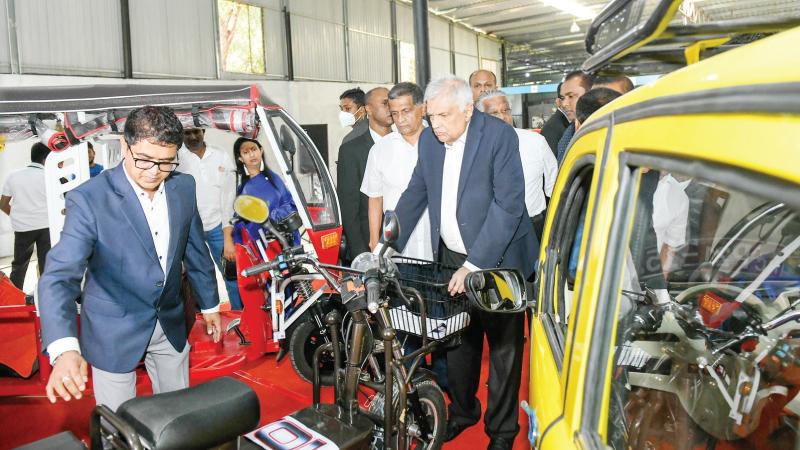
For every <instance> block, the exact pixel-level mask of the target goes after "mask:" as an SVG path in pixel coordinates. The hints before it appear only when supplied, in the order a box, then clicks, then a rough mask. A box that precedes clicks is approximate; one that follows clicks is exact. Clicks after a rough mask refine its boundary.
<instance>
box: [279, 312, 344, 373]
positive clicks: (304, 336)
mask: <svg viewBox="0 0 800 450" xmlns="http://www.w3.org/2000/svg"><path fill="white" fill-rule="evenodd" d="M327 335H328V331H327V330H325V335H324V336H323V335H321V334H320V331H319V328H317V324H316V323H314V322H313V321H305V322H302V323H300V324H299V325H298V326H297V328H296V329H295V330H294V331H293V332H292V336H291V338H290V339H289V358H290V359H291V360H292V367H293V368H294V371H295V372H297V374H298V375H300V378H302V379H303V380H305V381H307V382H309V383H311V380H313V379H314V368H313V365H312V363H313V362H314V352H315V351H316V349H317V348H318V347H319V346H321V345H323V344H325V343H326V339H325V336H327ZM339 341H340V342H339V348H340V349H343V348H344V344H343V343H342V342H341V338H340V339H339ZM319 374H320V384H322V385H323V386H333V353H331V352H323V353H322V356H321V358H320V372H319Z"/></svg>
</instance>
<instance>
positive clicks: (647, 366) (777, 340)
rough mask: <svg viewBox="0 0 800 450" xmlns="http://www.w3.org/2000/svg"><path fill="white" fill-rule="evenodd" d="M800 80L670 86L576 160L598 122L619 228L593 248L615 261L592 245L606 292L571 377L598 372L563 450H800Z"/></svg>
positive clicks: (614, 225) (614, 223)
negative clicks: (575, 449)
mask: <svg viewBox="0 0 800 450" xmlns="http://www.w3.org/2000/svg"><path fill="white" fill-rule="evenodd" d="M761 53H762V54H763V53H764V52H763V51H762V52H761ZM731 54H733V52H731ZM725 56H727V54H726V55H725ZM719 61H723V62H724V61H725V60H724V59H719ZM740 61H741V58H739V59H737V60H736V64H741V62H740ZM759 61H760V64H759V66H760V67H765V66H769V65H770V64H771V63H774V64H778V63H779V60H778V59H768V60H765V59H763V58H762V59H760V60H759ZM731 62H733V60H731ZM768 63H769V64H768ZM727 69H734V67H733V66H731V67H727V66H724V65H720V64H717V65H716V66H713V65H712V66H708V68H707V69H706V70H702V71H701V70H697V73H695V74H694V75H696V77H693V78H696V79H697V80H701V79H710V78H709V75H708V74H713V75H714V76H715V77H719V79H723V80H725V79H726V78H725V73H726V70H727ZM772 69H775V67H773V68H772ZM793 70H795V71H796V69H793ZM732 73H736V74H740V72H739V71H735V72H732ZM766 73H768V74H772V75H773V76H775V74H777V73H778V72H777V71H776V70H767V71H766ZM784 73H785V72H784ZM688 74H689V72H686V73H684V74H681V75H683V78H686V77H687V76H688ZM675 78H678V74H676V77H675ZM797 80H798V78H794V79H793V80H782V82H780V83H775V82H772V83H770V81H772V80H758V77H755V78H754V79H753V80H751V82H750V83H747V82H746V80H736V81H737V83H736V84H735V85H727V86H719V87H717V86H714V87H711V88H710V89H707V90H702V89H697V90H695V91H694V92H688V93H683V92H678V93H670V92H669V89H668V88H670V87H673V86H678V85H675V84H669V81H670V80H669V77H667V78H665V79H664V80H663V81H664V83H663V84H662V86H663V90H662V91H661V92H659V91H658V88H659V87H660V86H659V85H658V83H657V84H656V86H655V87H654V88H651V89H652V91H653V93H652V97H651V98H641V99H639V101H632V100H629V101H628V102H625V100H626V99H625V98H623V99H621V102H620V103H618V104H616V105H614V106H616V108H614V107H612V108H608V109H606V110H604V111H601V113H603V112H605V113H606V119H602V118H601V119H600V120H599V121H590V122H588V123H587V126H586V127H585V129H584V130H582V131H581V133H579V134H578V135H577V136H576V143H575V144H574V145H575V147H579V146H580V145H581V143H582V141H583V140H584V139H588V140H589V141H590V142H594V138H593V137H591V136H592V133H596V132H599V131H600V130H608V128H605V125H604V124H603V123H600V122H601V121H605V122H612V123H614V125H613V128H612V129H611V130H610V136H609V150H608V152H607V154H606V155H605V159H607V160H608V161H609V162H608V164H607V167H610V168H612V169H611V170H610V171H609V172H607V175H608V177H607V179H606V180H605V182H603V183H600V184H601V189H600V191H601V195H600V196H599V203H598V204H596V205H594V209H595V210H596V211H597V212H596V213H595V214H594V217H595V221H596V223H600V224H603V223H606V222H605V219H604V217H605V218H608V219H609V220H608V222H607V223H608V225H609V226H608V228H607V232H606V233H603V229H602V228H603V227H602V226H600V227H599V228H597V227H595V228H594V229H593V231H592V232H591V233H592V235H591V236H590V239H591V241H593V242H597V241H598V240H602V241H603V242H602V249H601V247H599V246H597V247H596V246H595V245H593V244H590V246H589V250H588V251H589V260H591V261H592V270H590V271H588V273H585V274H583V277H582V279H581V275H580V274H579V281H580V282H582V283H583V284H585V285H589V284H592V283H594V282H597V284H596V289H592V290H591V294H592V295H591V296H589V297H585V296H579V300H577V304H578V305H581V304H582V303H583V305H585V306H586V307H588V308H587V309H591V308H593V309H594V311H593V312H592V313H591V314H590V315H591V319H592V320H591V321H586V322H585V321H583V320H582V319H583V315H584V314H585V312H586V309H584V306H581V311H580V313H579V314H576V317H577V318H578V320H577V321H576V323H575V324H574V325H573V324H572V323H570V324H569V325H570V331H569V334H574V335H575V336H576V338H575V339H574V341H575V343H574V344H572V343H571V342H570V338H569V337H568V339H567V340H568V343H567V347H566V348H567V349H570V348H571V351H572V353H573V354H572V356H571V362H570V363H569V364H570V365H572V366H576V365H578V364H580V365H581V367H583V368H584V369H585V370H584V371H583V372H582V373H583V378H581V376H577V377H574V378H573V379H572V380H579V382H580V383H582V385H580V386H577V385H575V381H572V380H570V381H568V382H567V383H568V384H567V386H566V387H567V389H566V391H567V392H566V394H567V395H566V398H567V399H568V401H567V402H566V403H565V405H566V406H565V410H564V411H563V414H564V421H565V422H567V418H569V417H570V414H573V416H572V422H569V423H567V424H566V425H565V427H567V428H568V430H569V431H570V432H571V434H570V435H569V436H564V438H565V439H568V442H567V443H566V444H562V447H560V448H571V447H569V445H573V444H572V443H573V442H575V441H579V442H580V445H581V448H597V449H602V448H613V449H619V450H622V449H629V448H633V449H638V448H653V449H687V450H688V449H692V450H694V449H712V448H713V449H757V450H761V449H770V450H772V449H794V448H798V446H799V445H800V432H798V429H800V428H798V424H799V423H800V399H799V398H798V392H800V376H798V374H799V373H800V339H798V336H800V322H798V320H800V194H799V193H800V170H798V169H797V168H798V167H800V141H798V140H797V138H796V136H797V133H798V131H800V110H798V109H797V105H798V104H800V84H799V83H798V81H797ZM764 81H767V82H764ZM680 86H681V87H684V86H685V85H680ZM658 94H661V95H658ZM640 97H641V96H640ZM693 99H694V100H693ZM593 130H594V131H593ZM592 209H593V208H592V207H591V205H590V214H591V211H592ZM605 212H609V213H610V216H608V215H606V214H605ZM586 223H587V226H588V220H587V222H586ZM595 267H596V268H597V269H598V271H595ZM579 273H580V270H579ZM591 298H596V299H599V300H597V301H595V302H591V301H589V300H590V299H591ZM584 302H588V303H584ZM573 326H574V327H575V329H574V330H573ZM570 345H572V347H570ZM567 351H568V352H569V350H567ZM567 359H570V357H568V358H567ZM535 382H536V381H535V380H533V379H532V380H531V386H534V383H535ZM531 389H532V392H533V389H534V388H533V387H532V388H531ZM573 389H574V390H573ZM534 397H535V396H534ZM570 398H572V400H571V401H570V400H569V399H570ZM570 407H572V408H573V410H572V411H570ZM574 436H577V437H574ZM548 439H550V437H549V436H546V435H545V436H544V437H543V443H544V444H547V443H548ZM543 448H545V447H544V446H543ZM547 448H549V447H547ZM554 448H555V447H554Z"/></svg>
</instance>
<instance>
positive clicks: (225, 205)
mask: <svg viewBox="0 0 800 450" xmlns="http://www.w3.org/2000/svg"><path fill="white" fill-rule="evenodd" d="M204 137H205V130H203V129H202V128H187V129H184V130H183V143H184V144H186V145H185V146H183V147H181V149H180V150H179V151H178V162H179V164H178V171H180V172H183V173H186V174H189V175H191V176H192V177H194V180H195V183H196V187H197V211H198V212H199V213H200V220H202V221H203V233H204V234H205V238H206V244H207V245H208V248H209V250H210V251H211V259H213V260H214V263H215V264H216V265H217V268H219V270H220V271H222V258H225V259H227V260H228V261H236V250H235V248H234V244H233V234H232V233H233V225H231V223H230V220H231V218H232V217H233V200H234V199H235V198H236V166H235V165H234V164H233V159H232V157H231V155H228V154H225V152H223V151H222V150H220V149H218V148H216V147H212V146H209V145H206V143H205V141H204ZM225 289H226V290H227V291H228V299H230V302H231V309H233V310H240V309H242V299H241V297H240V296H239V286H238V284H237V282H236V280H225Z"/></svg>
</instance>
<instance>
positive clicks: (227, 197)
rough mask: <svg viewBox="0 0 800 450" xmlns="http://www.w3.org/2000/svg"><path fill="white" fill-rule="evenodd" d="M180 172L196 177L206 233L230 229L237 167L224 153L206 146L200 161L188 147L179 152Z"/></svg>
mask: <svg viewBox="0 0 800 450" xmlns="http://www.w3.org/2000/svg"><path fill="white" fill-rule="evenodd" d="M178 161H179V162H180V164H179V165H178V170H179V171H181V172H183V173H186V174H189V175H191V176H192V177H194V180H195V183H196V185H197V211H198V212H199V213H200V220H202V221H203V231H210V230H212V229H214V228H215V227H216V226H217V225H219V224H222V227H223V228H225V227H227V226H230V220H231V218H232V217H233V200H234V199H235V198H236V166H235V165H234V164H233V159H232V158H231V157H230V156H229V155H227V154H226V153H225V152H223V151H222V150H220V149H218V148H216V147H211V146H208V145H207V146H206V150H205V152H204V153H203V157H202V158H200V157H199V156H197V155H196V154H195V153H193V152H192V151H190V150H189V149H188V148H187V147H186V146H185V145H184V146H182V147H181V149H180V151H179V152H178Z"/></svg>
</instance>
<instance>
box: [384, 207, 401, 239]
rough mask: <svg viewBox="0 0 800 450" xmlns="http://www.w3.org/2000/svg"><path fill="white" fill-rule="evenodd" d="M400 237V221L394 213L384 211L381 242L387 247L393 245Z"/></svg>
mask: <svg viewBox="0 0 800 450" xmlns="http://www.w3.org/2000/svg"><path fill="white" fill-rule="evenodd" d="M399 236H400V221H399V220H397V214H395V213H394V211H386V214H385V215H384V216H383V241H384V242H386V244H387V245H391V244H394V243H395V242H396V241H397V238H398V237H399Z"/></svg>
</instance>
